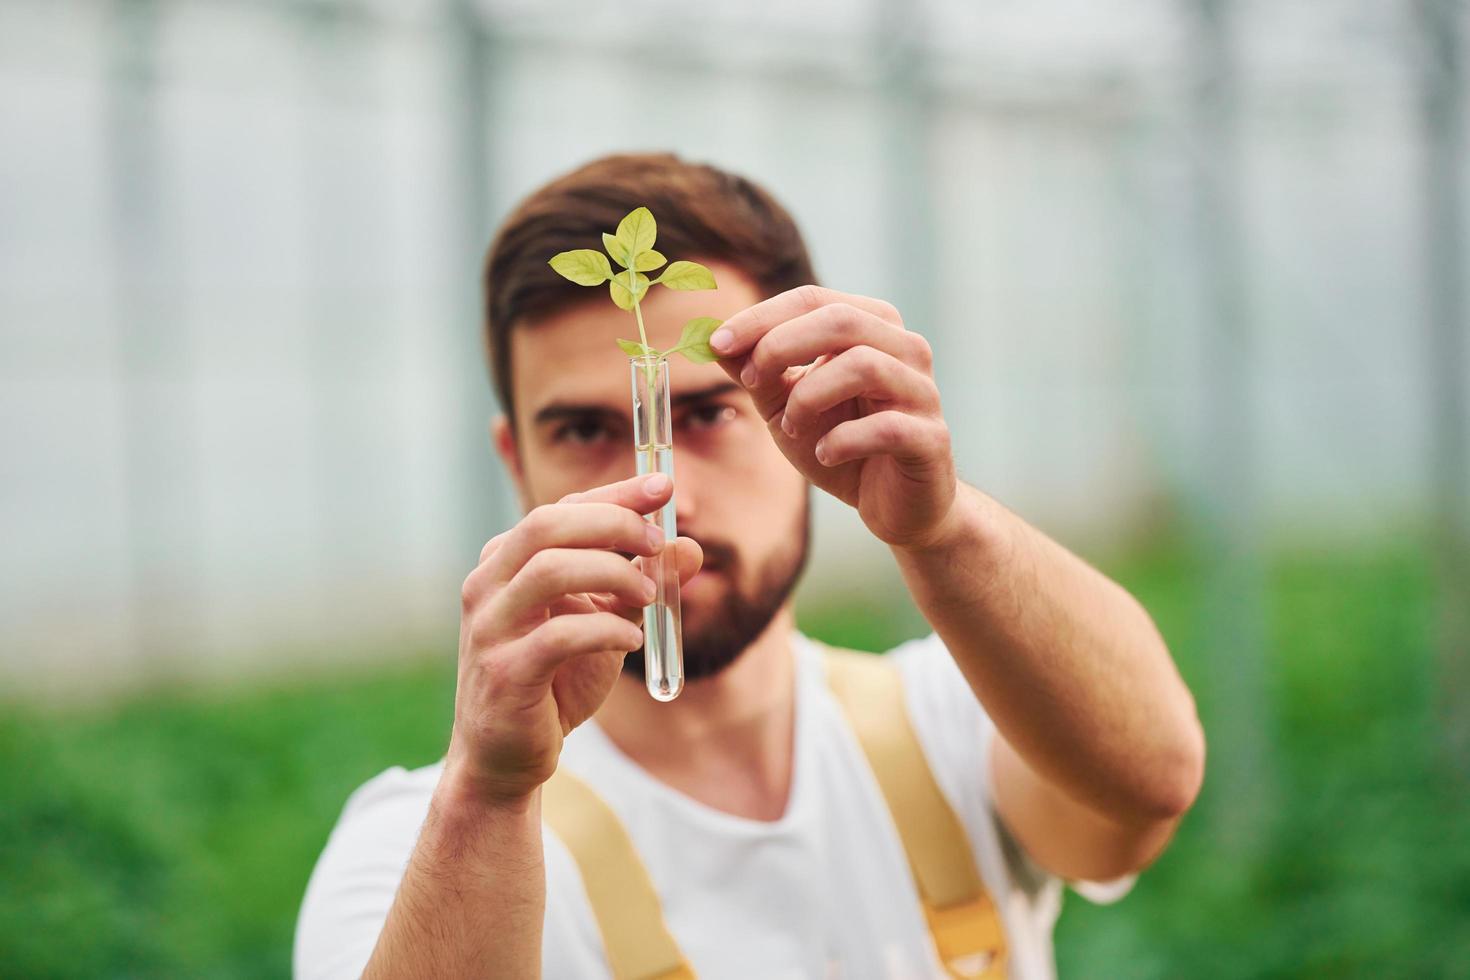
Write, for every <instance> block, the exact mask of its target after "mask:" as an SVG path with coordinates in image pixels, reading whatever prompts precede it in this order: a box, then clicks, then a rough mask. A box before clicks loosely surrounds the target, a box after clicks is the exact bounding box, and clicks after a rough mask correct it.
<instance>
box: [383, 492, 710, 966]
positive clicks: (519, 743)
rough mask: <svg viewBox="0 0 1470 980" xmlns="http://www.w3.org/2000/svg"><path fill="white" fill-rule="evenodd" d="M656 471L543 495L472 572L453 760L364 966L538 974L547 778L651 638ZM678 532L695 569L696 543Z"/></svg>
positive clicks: (684, 567) (681, 556) (685, 558)
mask: <svg viewBox="0 0 1470 980" xmlns="http://www.w3.org/2000/svg"><path fill="white" fill-rule="evenodd" d="M647 481H648V478H646V477H635V478H632V479H629V480H624V481H622V482H620V483H614V484H609V485H608V486H606V487H599V488H597V489H595V490H589V491H587V492H586V493H579V494H571V495H568V496H567V497H564V498H562V500H560V501H558V502H557V503H555V504H547V505H543V506H541V507H537V508H536V509H535V510H533V511H531V512H530V513H529V514H527V515H526V516H525V517H524V518H523V519H522V520H521V521H520V522H519V523H518V524H517V525H516V526H515V527H514V528H512V529H510V530H509V531H507V532H505V533H504V534H500V535H497V536H496V537H495V538H493V539H491V540H490V542H489V543H488V544H486V545H485V549H484V551H483V552H482V553H481V555H480V564H479V565H478V567H476V568H475V570H474V571H473V572H471V573H470V574H469V577H468V578H466V579H465V583H464V588H463V596H462V599H463V609H462V613H461V620H460V649H459V677H458V682H457V687H456V691H455V707H454V729H453V734H452V735H451V737H450V742H449V750H448V752H447V753H446V756H445V764H444V772H443V775H442V776H441V777H440V780H439V784H438V786H437V787H436V788H435V791H434V796H433V799H432V801H431V803H430V806H429V813H428V816H427V818H426V819H425V821H424V825H423V828H422V829H421V831H420V833H419V838H418V841H417V843H416V844H415V846H414V850H413V853H412V855H411V856H410V858H409V862H408V867H407V868H406V869H405V871H404V874H403V878H402V880H401V881H400V883H399V886H398V892H397V895H396V896H395V898H394V900H393V905H392V907H391V908H390V909H389V911H388V916H387V919H386V920H385V921H384V923H383V928H382V931H381V932H380V933H379V935H378V942H377V945H376V946H375V947H374V948H373V952H372V957H371V959H370V960H369V962H368V965H367V968H366V969H365V971H364V974H363V975H364V976H366V977H369V978H390V977H391V978H395V980H396V978H399V977H409V978H415V977H422V978H430V977H432V978H439V977H472V976H473V977H486V976H488V977H506V978H512V980H517V978H523V977H539V976H540V975H541V938H542V937H541V932H542V926H543V920H544V916H545V909H546V870H545V864H544V856H543V852H542V847H541V786H542V784H543V783H545V781H546V780H547V779H549V778H550V777H551V774H552V773H553V772H555V770H556V765H557V760H558V758H559V756H560V754H561V746H562V741H563V739H564V738H565V737H566V735H567V734H568V733H569V732H571V730H572V729H573V728H575V727H576V726H577V725H579V724H581V723H582V722H583V721H585V720H586V719H587V718H589V717H590V716H591V715H592V713H593V712H594V711H595V710H596V709H597V707H598V706H599V705H601V703H602V702H603V701H604V700H605V699H606V698H607V695H608V693H609V692H610V691H611V690H612V686H613V682H614V681H616V679H617V677H618V674H619V672H620V671H621V669H622V663H623V657H624V655H625V654H626V653H627V651H629V650H635V649H637V648H638V646H639V644H641V643H642V642H643V633H642V630H641V629H639V627H638V626H637V625H635V624H634V623H633V622H632V620H634V619H637V618H640V617H641V612H642V607H643V605H644V603H645V602H647V601H648V600H649V599H650V598H651V597H652V592H653V588H652V582H651V581H649V580H648V579H647V578H646V577H645V576H644V574H643V572H642V571H641V568H640V567H639V566H638V565H636V564H634V563H633V562H632V561H630V560H629V558H628V557H626V556H628V555H643V556H647V555H651V554H655V553H657V552H658V551H660V550H662V548H663V547H664V544H663V541H662V538H661V532H658V533H655V534H652V535H651V534H650V533H649V527H648V525H647V524H646V523H645V522H644V521H643V518H642V517H641V516H640V515H641V514H644V513H650V512H652V511H654V510H656V509H657V508H658V507H660V506H662V505H663V504H664V503H666V502H667V501H668V499H669V497H670V496H671V495H672V493H673V484H672V481H669V480H668V479H667V478H664V479H663V485H662V486H661V487H658V489H656V490H655V489H650V488H649V483H648V482H647ZM675 546H676V548H677V551H676V552H675V555H676V558H677V565H678V571H679V575H680V578H681V579H687V578H689V577H690V576H691V575H693V574H694V573H695V572H696V571H697V570H698V569H699V564H700V559H701V554H700V551H699V547H698V545H696V544H695V543H694V542H693V541H691V540H690V539H688V538H680V539H679V540H678V541H677V542H675Z"/></svg>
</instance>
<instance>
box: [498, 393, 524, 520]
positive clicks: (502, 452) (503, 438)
mask: <svg viewBox="0 0 1470 980" xmlns="http://www.w3.org/2000/svg"><path fill="white" fill-rule="evenodd" d="M490 442H491V444H493V445H494V446H495V453H496V455H498V456H499V457H500V461H501V462H502V463H504V464H505V471H506V472H507V473H509V474H510V482H511V483H513V484H515V488H516V497H517V498H519V499H520V502H521V512H522V513H524V512H526V511H528V510H530V509H531V504H530V499H531V495H530V493H529V492H528V490H527V489H526V471H525V469H524V468H523V467H522V466H521V454H520V451H519V449H518V447H517V446H516V434H515V430H514V429H512V428H511V425H510V420H509V419H507V418H506V417H505V415H504V414H503V413H502V414H500V415H497V416H495V417H494V418H493V419H491V420H490Z"/></svg>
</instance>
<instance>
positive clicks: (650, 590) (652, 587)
mask: <svg viewBox="0 0 1470 980" xmlns="http://www.w3.org/2000/svg"><path fill="white" fill-rule="evenodd" d="M657 591H658V586H657V585H656V584H654V581H653V579H651V578H649V577H648V576H647V575H645V576H643V594H644V595H645V596H647V597H648V598H650V599H652V598H653V594H654V593H655V592H657Z"/></svg>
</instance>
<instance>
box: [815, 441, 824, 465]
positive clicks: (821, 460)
mask: <svg viewBox="0 0 1470 980" xmlns="http://www.w3.org/2000/svg"><path fill="white" fill-rule="evenodd" d="M815 452H816V454H817V462H819V463H821V464H822V465H823V466H826V465H827V447H826V446H825V445H823V444H822V443H820V442H819V443H817V448H816V450H815Z"/></svg>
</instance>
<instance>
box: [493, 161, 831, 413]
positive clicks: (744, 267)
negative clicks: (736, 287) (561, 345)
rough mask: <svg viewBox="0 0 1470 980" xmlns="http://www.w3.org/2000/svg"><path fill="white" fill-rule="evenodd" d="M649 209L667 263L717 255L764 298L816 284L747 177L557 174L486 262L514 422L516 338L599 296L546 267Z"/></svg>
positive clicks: (598, 165)
mask: <svg viewBox="0 0 1470 980" xmlns="http://www.w3.org/2000/svg"><path fill="white" fill-rule="evenodd" d="M640 205H644V206H647V207H648V209H649V210H650V211H652V212H653V215H654V218H655V219H657V221H658V249H659V251H661V252H663V253H664V254H665V255H668V256H669V257H670V258H671V259H691V260H698V259H706V260H708V259H720V260H723V261H726V262H729V263H730V264H732V265H734V266H736V267H737V268H739V269H740V270H741V271H742V272H744V273H745V274H746V275H748V276H750V277H751V279H752V280H753V281H754V282H755V284H756V287H757V289H759V290H760V292H761V294H762V296H774V295H776V294H777V293H780V292H783V291H785V290H787V289H791V288H793V287H795V286H800V285H803V284H805V283H810V282H816V274H815V273H814V272H813V271H812V264H811V259H810V258H809V257H808V255H807V250H806V245H805V243H803V241H802V238H801V232H800V231H798V230H797V227H796V222H794V221H792V220H791V216H790V215H789V214H787V213H786V209H785V208H783V207H781V205H780V204H778V203H777V202H776V200H775V198H773V197H772V196H771V195H770V194H769V193H768V192H766V191H765V190H764V189H763V188H761V187H760V186H758V185H756V184H755V183H753V182H751V181H749V180H746V179H745V178H744V177H739V176H736V175H735V174H731V173H727V172H726V171H724V170H720V169H718V168H716V167H713V166H710V165H709V164H704V163H691V162H689V161H686V160H682V159H680V158H679V157H678V156H676V155H674V154H672V153H624V154H614V155H611V156H605V157H602V158H600V159H597V160H593V161H592V162H590V163H587V164H584V165H583V166H581V167H578V168H577V169H576V170H573V171H571V172H570V173H567V174H564V175H562V176H561V177H558V178H556V179H555V180H553V181H551V182H550V183H548V184H545V185H544V186H542V187H541V188H540V189H538V190H536V191H534V192H533V193H532V194H531V195H530V196H529V197H527V198H526V199H525V200H523V201H522V202H521V203H520V204H519V205H518V206H517V207H516V208H515V210H514V211H512V212H511V214H510V216H509V217H507V218H506V219H505V222H504V224H502V225H501V227H500V231H499V232H498V233H497V234H496V236H495V240H494V241H493V242H492V243H491V245H490V251H489V252H488V253H487V254H486V256H485V268H484V274H483V286H484V290H485V348H486V353H487V354H488V356H489V362H490V379H491V381H492V382H493V383H494V386H495V395H496V398H497V399H498V400H499V401H500V407H501V409H502V410H503V411H504V412H505V414H506V416H507V417H508V418H509V419H510V421H511V424H512V425H514V423H515V411H514V406H513V405H512V404H511V386H510V332H511V330H512V329H513V328H514V327H516V326H517V325H519V324H520V323H521V322H522V321H524V320H525V319H526V318H528V317H538V316H545V315H547V314H549V313H553V312H556V311H559V310H562V309H566V308H568V307H570V306H573V305H576V304H580V303H588V302H591V301H593V300H595V299H601V300H603V301H608V299H607V296H606V295H604V294H603V293H598V292H593V291H591V290H588V289H587V288H586V287H583V286H578V285H576V284H574V283H571V282H568V281H567V280H565V279H563V278H562V277H561V276H560V275H558V274H557V273H556V272H555V271H554V270H553V269H552V268H551V267H550V266H549V265H547V260H549V259H550V258H551V257H552V256H553V255H555V254H556V253H558V252H563V251H567V250H569V249H574V248H599V247H600V246H601V242H602V233H603V232H605V231H606V232H611V231H614V230H615V229H616V228H617V225H618V222H619V221H620V220H621V219H622V217H623V216H624V215H625V214H627V213H628V212H629V211H632V210H633V209H634V208H636V207H638V206H640Z"/></svg>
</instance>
